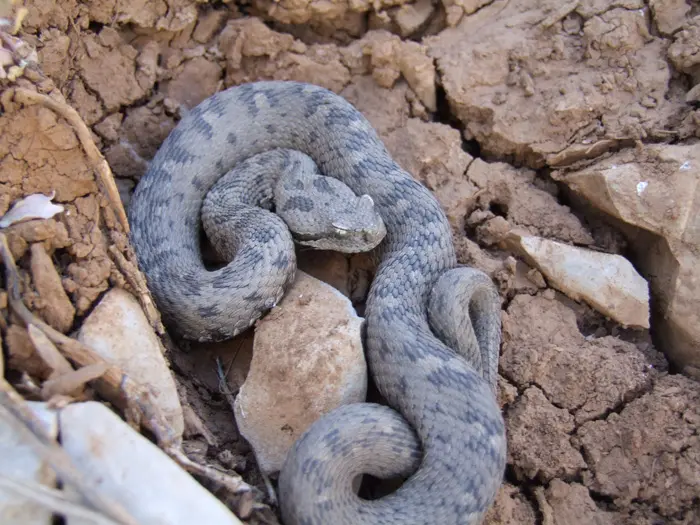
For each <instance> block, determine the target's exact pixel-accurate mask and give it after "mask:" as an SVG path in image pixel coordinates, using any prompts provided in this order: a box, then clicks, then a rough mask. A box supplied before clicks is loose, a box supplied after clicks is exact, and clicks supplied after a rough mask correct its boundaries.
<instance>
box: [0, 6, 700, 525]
mask: <svg viewBox="0 0 700 525" xmlns="http://www.w3.org/2000/svg"><path fill="white" fill-rule="evenodd" d="M26 8H27V12H26V16H25V17H24V19H23V21H22V25H21V30H20V32H19V34H18V37H21V39H22V41H23V42H24V43H25V44H27V45H29V46H31V47H33V48H35V49H36V52H37V55H36V59H37V60H38V63H39V64H40V67H41V70H43V73H44V74H45V76H42V75H41V74H38V73H36V72H35V71H33V70H32V68H27V70H26V71H25V72H24V76H22V75H21V73H22V71H20V70H17V64H19V62H18V58H17V54H18V53H20V52H22V50H21V49H19V50H17V49H15V48H14V47H12V45H10V44H8V41H7V40H6V42H5V54H4V55H3V54H0V61H4V62H2V64H3V65H4V69H3V70H2V71H3V75H2V76H3V77H5V78H4V79H3V80H2V82H3V86H4V87H3V94H2V96H1V97H2V98H0V103H2V105H3V110H4V112H3V114H2V115H0V215H1V214H4V213H5V212H6V211H7V210H8V209H9V208H10V206H11V205H12V204H13V203H14V202H15V201H16V200H18V199H20V198H22V197H24V196H26V195H29V194H33V193H44V194H47V195H48V194H50V193H51V192H55V199H54V202H56V203H58V204H60V205H62V206H63V207H64V208H65V210H66V211H67V212H68V213H63V214H61V215H59V216H55V217H53V218H48V219H44V220H39V221H30V222H24V223H20V224H16V225H13V226H11V227H10V228H7V230H6V231H5V233H6V234H7V240H8V245H9V248H10V251H11V252H12V255H13V256H14V258H15V259H16V260H17V262H18V266H19V270H20V275H21V278H22V285H23V299H24V301H25V303H26V304H27V306H28V307H29V308H30V310H32V312H34V313H35V314H36V315H37V316H39V317H40V318H41V319H43V320H44V321H45V322H46V323H48V324H49V325H50V326H52V327H53V328H54V329H55V330H57V331H58V332H61V333H65V334H67V333H73V332H74V331H75V330H77V329H78V328H80V327H81V325H82V324H83V322H84V320H85V319H86V318H87V316H88V315H89V314H91V312H93V309H94V307H95V305H96V304H97V303H98V302H99V300H100V299H102V297H103V296H104V294H105V292H106V291H107V290H109V289H111V288H113V287H124V288H127V289H129V290H131V291H134V292H135V293H136V295H138V296H140V297H141V299H142V300H141V305H142V307H143V308H144V310H145V311H146V313H147V314H148V319H149V320H150V321H151V324H152V325H154V326H156V327H158V322H157V315H156V314H155V313H154V312H153V310H152V305H150V304H149V303H148V300H147V298H146V299H143V297H144V289H143V282H142V280H140V278H139V276H138V272H135V271H134V269H133V264H132V263H130V262H129V261H132V260H133V259H131V258H130V257H129V247H128V243H127V241H126V238H127V237H126V234H125V232H126V226H125V225H124V223H123V219H122V217H121V216H120V212H119V211H118V210H119V207H118V206H117V207H116V208H115V205H114V202H113V201H110V198H109V195H110V193H109V191H108V190H109V188H108V187H107V188H106V187H105V184H106V183H104V181H103V180H102V179H100V178H99V177H97V176H96V172H97V173H98V174H99V173H100V171H99V169H97V168H96V167H95V166H96V165H97V164H96V161H95V158H96V157H95V155H94V154H91V153H90V151H89V150H88V149H86V146H85V142H84V140H83V139H84V137H81V136H80V134H79V133H77V132H76V128H75V126H74V125H73V124H72V123H71V122H70V121H69V120H67V118H66V115H60V114H57V113H56V112H55V111H54V110H52V109H51V108H49V107H46V105H36V104H26V103H22V101H21V100H18V97H17V96H14V95H13V94H12V90H11V88H12V87H15V86H19V87H20V88H25V89H28V90H31V91H36V92H38V93H45V94H49V95H51V96H52V97H56V98H57V99H59V98H63V99H65V101H66V102H67V103H68V105H69V106H71V107H73V108H75V110H77V113H78V115H79V116H80V117H81V118H82V121H84V123H85V124H86V125H87V126H88V128H89V130H90V132H91V139H92V141H94V143H95V144H96V145H97V146H98V148H99V150H100V151H101V152H102V154H103V155H104V158H105V159H106V160H107V162H108V164H109V166H110V167H111V170H112V172H113V173H114V175H115V177H116V183H117V187H118V190H119V194H120V196H121V199H122V201H123V203H124V205H125V206H127V207H128V202H129V194H130V192H131V190H132V189H133V187H134V186H135V184H137V183H138V180H139V178H140V177H141V176H142V175H143V173H144V171H145V169H146V167H147V165H148V161H149V160H150V159H151V158H152V156H153V155H154V153H155V151H156V150H157V148H158V146H159V145H160V143H161V142H162V141H163V139H164V138H165V137H166V136H167V134H168V133H169V132H170V130H171V129H172V128H173V127H174V125H175V124H176V122H177V120H178V118H179V117H180V116H181V115H183V114H184V113H186V112H187V111H188V110H189V109H191V108H192V107H194V106H195V105H196V104H197V103H199V102H200V101H202V100H203V99H204V98H206V97H207V96H209V95H211V94H213V93H214V92H216V91H218V90H220V89H222V88H225V87H228V86H231V85H234V84H239V83H242V82H247V81H254V80H261V79H285V80H287V79H293V80H300V81H307V82H312V83H315V84H319V85H322V86H325V87H327V88H329V89H331V90H333V91H335V92H337V93H339V94H341V95H342V96H344V97H345V98H347V99H348V100H350V101H351V102H352V103H354V104H355V105H356V106H357V107H358V108H359V109H360V110H361V111H362V112H363V113H364V114H365V115H366V116H367V117H368V118H369V120H370V121H371V122H372V124H373V125H374V126H375V127H376V129H377V130H378V132H379V134H380V135H381V137H382V139H383V140H384V141H385V143H386V145H387V147H388V149H389V150H390V151H391V153H392V154H393V155H394V157H395V159H396V160H397V161H398V162H399V163H400V164H401V165H402V166H403V167H404V168H405V169H407V170H408V171H410V172H411V173H412V174H413V175H414V176H415V177H416V178H417V179H419V180H420V181H421V182H423V183H424V184H425V185H426V186H428V188H430V189H431V190H432V191H433V192H434V193H435V195H436V196H437V198H438V199H439V201H440V203H441V204H442V206H443V208H444V209H445V211H446V212H447V215H448V218H449V220H450V222H451V224H452V226H453V231H454V240H455V243H456V246H457V248H458V254H459V259H460V262H462V263H466V264H471V265H473V266H476V267H478V268H480V269H482V270H484V271H485V272H487V273H488V274H489V275H490V276H491V277H492V278H493V279H494V281H495V282H496V283H497V284H498V286H499V289H500V292H501V295H502V298H503V345H502V352H501V361H500V370H499V371H500V378H499V398H500V402H501V406H502V408H503V413H504V416H505V419H506V422H507V429H508V437H509V457H508V467H507V472H506V482H505V484H504V486H503V488H502V490H501V492H500V494H499V496H498V498H497V501H496V503H495V505H494V507H493V508H492V510H491V511H490V512H489V515H488V517H487V521H486V523H488V524H491V525H495V524H512V525H515V524H523V525H525V524H542V525H553V524H567V525H569V524H570V525H574V524H576V525H584V524H585V525H588V524H596V525H602V524H611V525H612V524H624V525H652V524H654V525H655V524H661V523H668V524H675V525H680V524H686V525H689V524H700V498H699V497H698V494H700V383H699V382H698V379H700V298H699V297H700V143H698V142H697V137H700V110H698V109H697V108H698V102H699V101H700V89H699V88H697V84H698V82H700V76H699V75H700V47H699V46H700V44H698V42H700V16H699V15H700V5H699V4H697V3H696V2H694V1H691V0H647V1H646V2H644V1H643V0H577V1H573V2H563V1H561V0H548V1H540V0H519V1H513V0H510V1H507V0H493V1H486V0H442V1H441V2H437V1H432V0H417V1H415V2H410V1H404V0H380V1H377V2H365V1H362V0H357V1H353V2H345V1H343V0H325V1H323V0H313V1H293V0H278V1H275V2H272V1H270V0H244V1H240V2H227V1H223V2H192V1H190V0H160V1H156V2H143V1H138V0H127V1H124V0H122V1H120V2H117V1H114V0H94V1H91V2H76V1H73V0H37V1H34V2H31V3H30V4H29V3H28V4H27V5H26ZM10 9H11V6H9V5H6V4H5V3H2V2H0V16H8V19H10V18H11V17H10V16H9V15H5V14H3V13H2V10H10ZM16 9H17V7H16V6H15V10H16ZM8 12H9V11H8ZM15 43H16V42H15ZM15 47H16V46H15ZM8 49H10V50H14V51H13V52H14V56H10V55H9V54H8V51H7V50H8ZM29 58H32V57H29ZM13 64H15V65H13ZM13 67H14V68H15V69H13ZM15 77H16V78H15ZM13 97H14V98H13ZM25 102H26V101H25ZM106 185H107V186H109V184H106ZM115 209H116V210H117V211H115ZM127 259H128V260H127ZM630 263H631V264H630ZM130 264H132V265H131V266H129V265H130ZM300 266H301V267H302V268H303V269H304V270H305V271H306V272H308V273H310V274H311V275H314V276H316V277H318V278H319V279H322V280H324V281H326V282H328V283H330V284H331V285H333V286H335V287H336V288H337V289H338V290H340V291H341V292H342V293H343V294H344V295H346V296H347V297H349V298H350V299H352V301H353V304H355V305H356V307H357V309H358V311H359V312H360V313H361V308H362V300H363V298H364V294H365V293H366V289H367V282H368V280H369V279H370V278H371V273H372V266H371V264H370V262H369V261H368V259H367V258H365V257H352V258H349V259H347V258H345V257H340V256H337V255H331V254H314V255H310V254H303V255H302V257H301V264H300ZM649 298H650V299H649ZM0 308H2V309H3V310H2V312H3V316H2V323H0V324H1V326H0V328H2V338H3V342H4V350H5V355H6V357H7V362H6V364H5V368H6V370H7V377H8V378H9V379H12V382H13V384H22V382H23V381H25V380H26V379H27V377H25V376H22V375H21V374H20V373H19V372H24V373H25V375H26V376H29V377H31V378H34V380H35V381H37V382H41V381H42V380H45V379H46V378H47V377H49V376H50V370H48V369H47V367H46V366H44V365H42V363H41V362H40V361H38V360H37V359H36V358H35V354H36V352H35V350H34V348H33V347H32V341H34V339H32V337H31V333H29V332H28V331H27V329H26V328H25V324H24V323H22V322H21V321H20V319H19V318H18V317H17V316H16V315H10V313H9V308H8V294H7V293H6V292H5V291H3V292H2V293H1V294H0ZM146 324H148V323H146ZM250 339H251V337H246V338H242V341H234V342H232V343H227V344H223V345H210V346H208V347H206V348H199V349H198V351H197V352H180V351H179V350H176V349H175V345H174V344H173V343H172V342H169V340H167V339H166V341H168V347H169V349H170V350H171V351H170V352H169V354H168V357H169V359H170V362H171V366H172V368H173V370H174V371H175V376H176V383H177V388H178V392H179V393H180V397H181V400H182V401H183V404H184V405H185V406H186V414H185V428H186V431H185V437H186V438H187V439H186V443H185V445H186V451H187V452H188V454H189V455H190V457H196V458H200V459H202V460H206V461H214V462H218V464H219V465H222V466H224V467H226V468H229V469H233V470H236V471H237V472H239V473H241V474H242V476H243V479H244V480H246V481H247V482H248V483H250V484H252V485H254V486H256V487H258V488H260V489H261V490H262V491H263V492H264V491H265V485H264V483H263V480H262V478H261V476H260V471H259V468H258V466H257V464H256V461H255V457H254V455H253V454H252V453H251V448H250V445H249V444H248V443H247V442H246V440H244V439H243V438H242V437H241V435H240V434H239V432H238V429H237V428H236V425H235V422H234V418H233V415H232V412H231V410H232V408H231V406H230V403H229V396H227V395H226V394H227V392H228V390H227V389H234V390H235V389H236V388H237V387H239V386H240V385H241V383H242V382H243V380H244V378H245V375H246V371H247V368H248V366H249V363H250V359H251V358H250V346H251V345H250V344H249V343H250ZM35 344H36V343H35ZM180 346H181V347H182V348H184V349H188V345H186V344H183V345H180ZM214 357H219V358H220V360H221V361H220V362H221V363H223V364H224V368H226V370H225V372H227V373H228V381H229V384H230V386H229V387H222V385H221V381H220V378H219V377H217V373H216V372H217V367H216V364H215V361H214ZM0 370H1V368H0ZM25 386H26V384H25ZM20 390H22V389H20ZM23 392H24V393H25V394H26V395H27V396H28V397H31V396H29V394H27V389H26V388H25V389H24V390H23ZM297 404H299V403H297ZM246 435H247V434H246ZM224 499H225V498H224ZM258 500H259V501H260V502H262V503H269V500H266V499H265V497H260V498H258ZM228 503H229V504H230V505H232V506H234V507H235V505H234V504H232V503H230V502H228ZM237 510H238V511H239V515H240V516H242V517H244V518H246V522H249V523H276V520H277V518H276V517H275V514H274V505H273V506H272V507H268V506H266V504H260V505H257V506H255V507H254V509H253V510H250V509H248V511H247V512H240V508H238V509H237Z"/></svg>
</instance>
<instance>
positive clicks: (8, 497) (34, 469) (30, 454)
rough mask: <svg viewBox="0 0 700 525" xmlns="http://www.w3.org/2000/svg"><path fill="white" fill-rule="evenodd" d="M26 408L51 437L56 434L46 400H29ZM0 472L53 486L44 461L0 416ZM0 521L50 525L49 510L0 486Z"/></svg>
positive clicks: (14, 524)
mask: <svg viewBox="0 0 700 525" xmlns="http://www.w3.org/2000/svg"><path fill="white" fill-rule="evenodd" d="M28 404H29V407H30V409H31V410H32V411H33V412H34V415H35V416H37V418H38V419H39V420H40V421H41V423H42V424H43V426H44V429H45V430H46V431H47V432H48V433H49V435H51V436H52V437H54V438H55V437H56V434H57V433H58V423H57V416H56V412H54V411H53V410H51V409H49V408H48V407H47V406H46V403H36V402H29V403H28ZM0 458H1V459H0V475H2V476H3V477H6V478H11V479H15V480H18V481H26V482H33V483H41V484H43V485H46V486H47V487H50V488H54V487H55V486H56V475H55V474H54V471H53V469H52V468H51V467H49V465H48V464H47V463H45V462H44V461H43V460H42V459H41V458H40V457H39V456H37V455H36V453H35V451H34V447H32V445H31V444H29V443H27V440H26V438H25V437H24V436H23V435H21V434H19V433H18V432H16V431H15V429H14V428H13V427H12V426H10V423H9V422H8V421H7V420H5V419H4V418H2V417H0ZM0 523H2V524H3V525H50V524H51V523H53V517H52V512H51V511H50V510H48V509H47V508H45V507H42V506H40V505H37V504H36V503H34V502H32V501H29V500H27V499H25V498H23V497H21V496H19V495H17V494H15V493H14V492H10V491H7V490H5V489H2V488H0Z"/></svg>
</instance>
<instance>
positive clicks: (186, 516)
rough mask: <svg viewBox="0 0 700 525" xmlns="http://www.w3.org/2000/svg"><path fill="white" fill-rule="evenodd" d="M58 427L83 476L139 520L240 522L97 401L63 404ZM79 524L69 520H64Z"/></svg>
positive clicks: (154, 524)
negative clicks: (65, 405)
mask: <svg viewBox="0 0 700 525" xmlns="http://www.w3.org/2000/svg"><path fill="white" fill-rule="evenodd" d="M60 427H61V443H62V445H63V449H64V450H65V451H66V452H67V453H68V455H69V456H70V457H71V459H72V460H73V462H74V464H75V465H76V466H77V467H78V468H79V469H80V471H81V473H82V474H83V476H84V478H85V479H86V480H87V481H88V482H89V483H91V484H92V485H93V487H94V488H95V489H97V490H99V491H100V492H101V493H102V494H104V495H105V496H107V497H109V498H110V499H112V500H113V501H115V502H117V503H119V504H121V505H122V506H123V507H124V508H125V509H126V510H127V511H129V512H130V513H131V515H132V516H133V517H134V518H135V519H136V520H137V521H138V522H139V523H140V524H141V525H163V524H165V523H167V524H168V525H191V524H193V523H206V524H207V525H242V524H241V521H240V520H239V519H238V518H236V516H234V515H233V513H231V511H230V510H229V509H227V508H226V506H225V505H224V504H223V503H222V502H221V501H219V500H218V499H217V498H216V497H215V496H213V495H212V494H211V493H210V492H209V491H208V490H207V489H205V488H204V487H203V486H202V485H200V484H199V483H198V482H197V481H196V480H195V479H194V478H193V477H192V476H191V475H190V474H188V473H187V472H185V471H184V470H183V469H182V468H180V466H179V465H177V463H175V462H174V461H173V460H172V459H170V458H169V457H168V456H167V455H166V454H165V453H164V452H163V451H162V450H160V449H159V448H158V447H157V446H156V445H154V444H153V443H151V442H150V441H149V440H148V439H146V438H145V437H143V436H142V435H141V434H139V433H138V432H136V431H134V430H133V429H132V428H131V427H130V426H129V425H127V424H126V423H125V422H124V421H122V419H121V418H120V417H119V416H117V415H116V414H115V413H114V412H112V411H111V410H109V409H108V408H107V407H106V406H104V405H102V404H101V403H97V402H94V401H91V402H87V403H75V404H72V405H69V406H67V407H66V408H64V409H63V410H62V411H61V414H60ZM83 523H84V522H82V521H81V520H77V519H70V520H68V522H67V525H78V524H80V525H82V524H83ZM85 525H87V524H85Z"/></svg>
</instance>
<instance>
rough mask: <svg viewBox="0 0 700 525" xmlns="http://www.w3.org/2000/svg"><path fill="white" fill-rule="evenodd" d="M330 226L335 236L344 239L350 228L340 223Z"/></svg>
mask: <svg viewBox="0 0 700 525" xmlns="http://www.w3.org/2000/svg"><path fill="white" fill-rule="evenodd" d="M331 224H332V226H333V228H334V229H335V233H336V235H339V236H340V237H344V236H345V235H347V234H349V233H350V228H349V227H347V226H345V225H344V224H342V223H340V222H334V223H331Z"/></svg>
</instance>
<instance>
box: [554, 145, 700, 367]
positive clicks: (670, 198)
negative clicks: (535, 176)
mask: <svg viewBox="0 0 700 525" xmlns="http://www.w3.org/2000/svg"><path fill="white" fill-rule="evenodd" d="M552 176H553V177H554V178H555V179H557V180H561V181H562V182H564V183H566V184H567V185H568V186H569V187H570V188H571V189H572V190H573V191H574V192H576V193H577V194H579V195H580V196H582V197H583V198H585V199H586V200H588V201H589V202H590V203H591V204H592V205H593V206H595V207H597V208H599V209H601V210H603V211H605V212H607V213H608V214H610V215H611V216H612V217H615V218H617V219H620V220H622V221H624V222H625V223H627V224H623V225H621V227H620V228H621V229H622V230H623V231H625V232H626V233H627V234H628V237H629V240H630V243H631V245H632V247H633V249H634V252H635V254H636V257H637V260H636V263H637V265H638V267H639V269H640V271H641V272H642V273H643V274H644V275H645V276H647V278H648V279H649V281H650V284H651V290H652V293H653V295H654V297H655V299H656V300H655V301H654V312H653V317H652V322H653V324H654V332H655V334H656V336H657V338H658V340H659V342H660V346H661V348H662V349H663V351H664V352H665V353H666V354H667V355H668V356H669V357H670V358H671V360H672V361H673V362H674V364H675V365H676V366H678V367H679V368H680V369H682V371H683V372H685V373H687V374H690V375H694V376H695V377H697V378H700V294H698V290H699V289H700V254H699V252H698V246H700V144H690V145H670V144H658V145H649V146H645V147H644V149H643V150H637V149H630V150H623V151H621V152H619V153H616V154H614V155H612V156H610V157H607V158H605V159H603V160H601V161H599V162H597V163H595V164H593V165H591V166H589V167H587V168H585V169H583V170H581V171H576V172H572V173H567V172H561V173H560V172H554V173H553V174H552ZM627 225H632V226H634V228H631V227H630V226H627ZM640 230H646V232H645V231H640ZM647 232H651V233H652V234H653V235H651V234H649V233H647Z"/></svg>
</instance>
